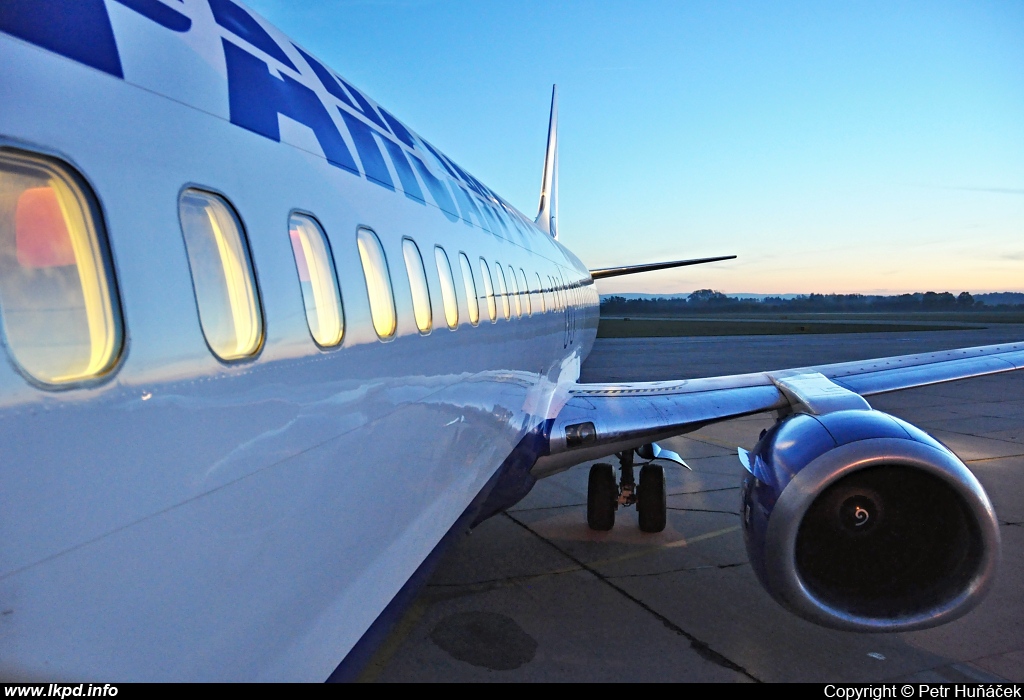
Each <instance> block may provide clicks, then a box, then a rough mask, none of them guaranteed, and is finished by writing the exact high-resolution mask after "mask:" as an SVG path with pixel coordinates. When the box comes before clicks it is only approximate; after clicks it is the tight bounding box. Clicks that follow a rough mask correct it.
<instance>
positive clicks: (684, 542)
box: [587, 525, 740, 567]
mask: <svg viewBox="0 0 1024 700" xmlns="http://www.w3.org/2000/svg"><path fill="white" fill-rule="evenodd" d="M739 529H740V526H739V525H733V526H732V527H725V528H722V529H721V530H713V531H711V532H705V533H704V534H703V535H697V536H696V537H691V538H690V539H687V538H685V537H683V538H681V539H678V540H676V541H674V542H669V543H668V544H661V545H657V546H656V547H647V548H645V549H642V550H640V551H638V552H630V553H629V554H623V555H621V556H618V557H612V558H610V559H602V560H600V561H595V562H591V563H589V564H588V565H587V566H592V567H597V566H607V565H609V564H618V563H619V562H623V561H630V560H632V559H639V558H640V557H646V556H647V555H649V554H657V553H658V552H660V551H662V550H665V549H675V548H677V547H686V546H688V545H691V544H695V543H697V542H703V541H704V540H710V539H714V538H715V537H721V536H722V535H728V534H730V533H733V532H737V531H739Z"/></svg>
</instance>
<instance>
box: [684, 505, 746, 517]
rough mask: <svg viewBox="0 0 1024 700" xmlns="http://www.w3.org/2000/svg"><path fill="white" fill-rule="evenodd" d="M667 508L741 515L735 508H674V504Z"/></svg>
mask: <svg viewBox="0 0 1024 700" xmlns="http://www.w3.org/2000/svg"><path fill="white" fill-rule="evenodd" d="M667 510H677V511H681V512H684V513H685V512H693V513H721V514H722V515H739V513H737V512H736V511H734V510H711V509H709V508H674V507H672V506H668V507H667Z"/></svg>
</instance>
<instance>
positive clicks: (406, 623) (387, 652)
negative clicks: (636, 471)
mask: <svg viewBox="0 0 1024 700" xmlns="http://www.w3.org/2000/svg"><path fill="white" fill-rule="evenodd" d="M531 529H532V528H531ZM739 529H740V526H739V525H733V526H732V527H726V528H722V529H721V530H713V531H712V532H705V533H704V534H703V535H697V536H695V537H691V538H689V539H687V538H685V537H683V538H680V539H678V540H674V541H672V542H669V543H667V544H661V545H657V546H654V547H645V548H643V549H641V550H639V551H635V552H630V553H629V554H624V555H622V556H618V557H612V558H610V559H602V560H600V561H596V562H591V563H588V564H587V565H586V566H587V567H590V568H595V567H599V566H607V565H609V564H618V563H619V562H623V561H630V560H632V559H639V558H641V557H645V556H648V555H650V554H656V553H658V552H660V551H663V550H665V549H676V548H679V547H686V546H689V545H691V544H696V543H697V542H703V541H705V540H710V539H714V538H715V537H721V536H722V535H728V534H730V533H733V532H736V531H738V530H739ZM538 534H539V533H538ZM541 537H542V538H543V536H541ZM585 570H586V569H584V567H580V566H567V567H564V568H560V569H555V570H553V571H545V572H543V573H539V574H528V575H526V576H513V577H509V578H508V579H506V580H505V581H487V582H480V583H475V584H474V583H468V584H465V586H464V587H465V588H469V589H478V590H473V591H472V592H474V593H476V592H485V591H487V590H493V589H495V588H504V587H506V586H516V585H519V584H521V583H525V582H527V581H529V580H531V579H538V578H546V577H548V576H558V575H562V574H571V573H575V572H577V571H585ZM503 584H504V585H503ZM428 586H429V584H428ZM453 587H454V586H453ZM458 588H463V586H458ZM444 598H445V599H447V598H448V597H447V596H444ZM434 602H439V601H437V600H431V596H430V595H429V594H427V592H426V591H424V592H423V593H421V594H420V595H419V596H418V597H417V599H416V601H415V602H414V603H413V604H412V605H411V606H410V608H409V610H408V611H407V612H406V613H405V615H403V616H402V619H401V620H400V621H399V623H398V624H397V625H396V626H395V628H394V629H393V630H392V632H391V633H390V634H389V635H388V637H387V639H386V640H385V642H384V643H383V644H382V645H381V647H380V649H379V650H378V651H377V653H376V654H374V655H373V657H372V658H371V659H370V662H369V663H368V664H367V665H366V668H365V669H364V670H363V672H362V673H361V674H360V675H359V678H358V679H357V681H356V682H358V683H373V682H375V681H376V680H377V679H378V678H379V677H380V674H381V673H382V672H383V671H384V669H385V668H386V667H387V665H388V663H389V662H390V661H391V659H392V658H393V657H394V655H395V654H396V653H397V652H398V650H399V648H400V647H401V646H402V644H403V643H404V642H405V640H406V639H407V638H408V637H409V635H411V634H412V632H413V630H414V629H415V627H416V625H417V624H418V623H419V621H420V620H421V619H422V618H423V616H424V615H425V614H426V612H427V609H428V608H429V607H430V606H431V604H432V603H434Z"/></svg>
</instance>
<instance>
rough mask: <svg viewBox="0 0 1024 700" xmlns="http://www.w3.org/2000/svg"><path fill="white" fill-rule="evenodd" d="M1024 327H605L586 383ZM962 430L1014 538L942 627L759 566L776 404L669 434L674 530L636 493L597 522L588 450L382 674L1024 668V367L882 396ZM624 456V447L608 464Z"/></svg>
mask: <svg viewBox="0 0 1024 700" xmlns="http://www.w3.org/2000/svg"><path fill="white" fill-rule="evenodd" d="M1019 340H1024V325H1001V326H1000V325H993V326H990V327H989V328H988V329H978V330H967V331H941V332H939V331H936V332H915V333H868V334H843V335H806V336H800V335H792V336H731V337H700V338H649V339H602V340H598V341H597V344H596V345H595V347H594V350H593V352H592V353H591V355H590V357H589V358H588V360H587V362H586V363H585V364H584V366H583V376H582V378H581V381H585V382H600V381H642V380H657V379H682V378H691V377H701V376H716V375H724V374H734V373H740V372H752V371H761V370H770V369H783V368H788V367H799V366H806V365H812V364H822V363H827V362H841V361H846V360H857V359H867V358H871V357H885V356H890V355H904V354H909V353H917V352H927V351H933V350H941V349H949V348H956V347H970V346H978V345H988V344H992V343H999V342H1009V341H1019ZM870 403H871V404H872V406H874V407H875V408H877V409H879V410H883V411H886V412H888V413H891V414H893V415H896V416H899V417H900V418H903V419H905V420H908V421H910V422H912V423H914V424H915V425H918V426H920V427H921V428H923V429H924V430H926V431H928V432H929V433H931V434H932V435H934V436H935V437H937V438H938V439H940V440H942V441H943V442H944V443H945V444H946V445H948V446H949V447H950V448H951V449H952V450H953V451H954V452H955V453H956V454H958V455H959V456H960V458H961V459H963V460H964V461H965V463H966V464H967V466H968V467H969V468H970V469H971V470H972V471H973V472H974V474H975V475H976V476H977V477H978V479H979V480H980V481H981V482H982V484H983V485H984V487H985V489H986V491H987V492H988V494H989V497H990V498H991V499H992V502H993V503H994V505H995V509H996V513H997V515H998V518H999V522H1000V531H1001V535H1002V542H1003V544H1002V547H1003V549H1002V563H1001V566H1000V570H999V573H998V576H997V580H996V584H995V586H994V589H993V590H992V592H991V593H990V595H989V596H988V598H987V599H986V600H985V601H984V602H983V603H982V604H981V605H980V606H979V607H978V608H976V609H975V610H973V611H972V612H971V613H969V614H968V615H966V616H964V617H962V618H960V619H959V620H956V621H954V622H952V623H950V624H947V625H945V626H942V627H938V628H933V629H930V630H924V631H918V632H908V633H895V634H861V633H852V632H840V631H836V630H831V629H826V628H823V627H818V626H816V625H814V624H811V623H809V622H805V621H804V620H802V619H800V618H798V617H796V616H795V615H793V614H791V613H789V612H787V611H786V610H784V609H783V608H781V607H780V606H779V605H778V604H777V603H775V602H774V601H773V600H772V599H771V597H770V596H769V595H768V594H767V593H766V592H765V591H764V590H763V589H762V588H761V585H760V584H759V583H758V581H757V579H756V578H755V576H754V574H753V572H752V571H751V567H750V565H749V564H748V562H747V554H746V549H745V547H744V544H743V538H742V533H741V531H740V522H739V484H740V479H741V477H742V467H741V466H740V464H739V461H738V460H737V458H736V447H737V446H739V447H744V448H748V449H749V448H750V447H752V446H753V444H754V443H755V442H756V441H757V437H758V434H759V433H760V431H761V429H762V428H765V427H768V426H770V425H771V424H772V422H773V420H774V418H773V417H772V416H771V415H770V414H764V415H757V416H752V417H747V418H742V419H737V420H732V421H727V422H723V423H719V424H716V425H713V426H709V427H707V428H704V429H702V430H699V431H697V432H694V433H690V434H688V435H686V436H684V437H678V438H673V439H671V440H667V441H664V442H663V443H662V444H663V446H665V447H668V448H669V449H672V450H675V451H677V452H679V454H680V455H681V456H682V457H683V458H684V459H685V460H686V461H687V462H688V463H689V464H690V465H691V466H692V468H693V471H692V472H687V471H686V470H684V469H682V468H681V467H680V468H667V469H666V476H667V481H668V488H669V498H668V504H669V509H670V510H669V515H668V526H667V527H666V529H665V531H664V532H661V533H657V534H646V533H642V532H640V530H639V529H638V528H637V522H636V511H635V509H633V508H629V509H621V510H620V511H619V512H618V514H617V516H616V524H615V527H614V528H613V529H612V530H611V531H610V532H594V531H592V530H590V529H589V528H588V527H587V525H586V487H587V475H588V470H589V465H590V464H591V463H587V464H584V465H580V466H577V467H574V468H573V469H570V470H569V471H566V472H563V473H561V474H558V475H556V476H553V477H551V478H549V479H545V480H543V481H541V482H539V483H538V484H537V485H536V486H535V487H534V489H533V491H532V492H531V493H530V494H529V495H528V496H527V497H526V498H525V499H524V500H523V501H522V502H520V503H519V504H518V505H516V506H515V507H513V508H511V509H510V510H509V511H508V512H507V513H504V514H501V515H498V516H495V517H493V518H491V519H490V520H488V521H486V522H485V523H483V524H482V525H480V526H479V527H477V528H476V529H475V530H474V531H473V532H472V533H471V534H469V535H467V536H466V537H464V538H463V539H462V540H461V541H459V542H458V543H457V544H456V545H455V546H454V547H453V548H452V550H451V551H450V552H449V553H448V554H447V556H446V557H445V559H444V560H443V561H442V563H441V564H440V566H439V568H438V570H437V571H436V572H435V574H434V575H433V577H432V579H431V581H430V583H429V584H428V585H427V587H426V588H425V590H424V591H423V592H422V593H421V594H420V596H419V598H418V599H417V600H416V602H415V603H414V604H413V605H412V606H411V607H410V609H409V610H408V611H407V613H406V614H405V616H404V618H403V619H402V620H401V621H400V622H399V623H398V625H397V626H396V628H395V629H394V631H393V632H392V633H391V635H390V637H389V638H388V640H387V641H386V642H385V644H384V645H383V646H382V647H381V648H380V650H379V651H378V653H377V654H376V656H375V657H374V659H373V660H372V662H371V663H370V665H369V667H368V668H367V669H366V671H365V672H364V674H363V677H362V680H364V681H378V682H388V681H407V682H408V681H412V682H429V681H447V682H452V681H499V682H520V681H589V682H595V681H596V682H637V681H641V682H643V681H677V682H678V681H683V682H694V681H697V682H700V681H705V682H707V681H710V682H762V681H763V682H779V681H782V682H787V681H797V682H843V683H848V682H881V681H892V682H900V681H905V682H954V683H957V682H984V681H1016V682H1024V596H1022V595H1021V592H1022V587H1021V586H1022V584H1021V582H1022V574H1024V371H1020V372H1014V373H1009V374H1002V375H996V376H990V377H982V378H978V379H971V380H965V381H960V382H954V383H949V384H942V385H937V386H933V387H925V388H922V389H914V390H908V391H902V392H896V393H892V394H887V395H882V396H876V397H872V398H871V399H870ZM603 461H613V460H603Z"/></svg>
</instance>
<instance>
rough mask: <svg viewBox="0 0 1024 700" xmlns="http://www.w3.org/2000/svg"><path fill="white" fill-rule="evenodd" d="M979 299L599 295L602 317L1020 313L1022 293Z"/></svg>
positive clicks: (943, 295) (939, 295) (702, 292)
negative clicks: (957, 312)
mask: <svg viewBox="0 0 1024 700" xmlns="http://www.w3.org/2000/svg"><path fill="white" fill-rule="evenodd" d="M978 297H979V298H975V297H974V296H972V295H971V293H970V292H960V294H957V295H955V296H954V295H953V294H952V293H950V292H923V293H922V292H918V293H915V294H898V295H894V296H881V295H871V294H807V295H801V296H797V297H794V298H791V299H786V298H783V297H772V296H767V297H764V298H761V299H741V298H738V297H731V296H728V295H726V294H723V293H722V292H719V291H716V290H714V289H698V290H697V291H695V292H693V293H692V294H690V295H688V296H686V297H681V296H679V297H643V298H626V297H621V296H605V297H601V314H602V315H605V316H629V315H636V316H641V315H644V314H655V315H658V314H664V313H679V312H693V311H698V312H710V313H734V312H741V313H759V312H760V313H780V312H781V313H787V312H789V313H807V312H810V313H815V312H818V313H827V312H870V311H876V312H877V311H882V312H884V311H980V310H985V311H1000V310H1005V311H1011V310H1012V311H1024V294H1014V293H999V294H983V295H978ZM990 297H991V298H990ZM1006 302H1011V303H1006ZM1012 302H1019V303H1012Z"/></svg>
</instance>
